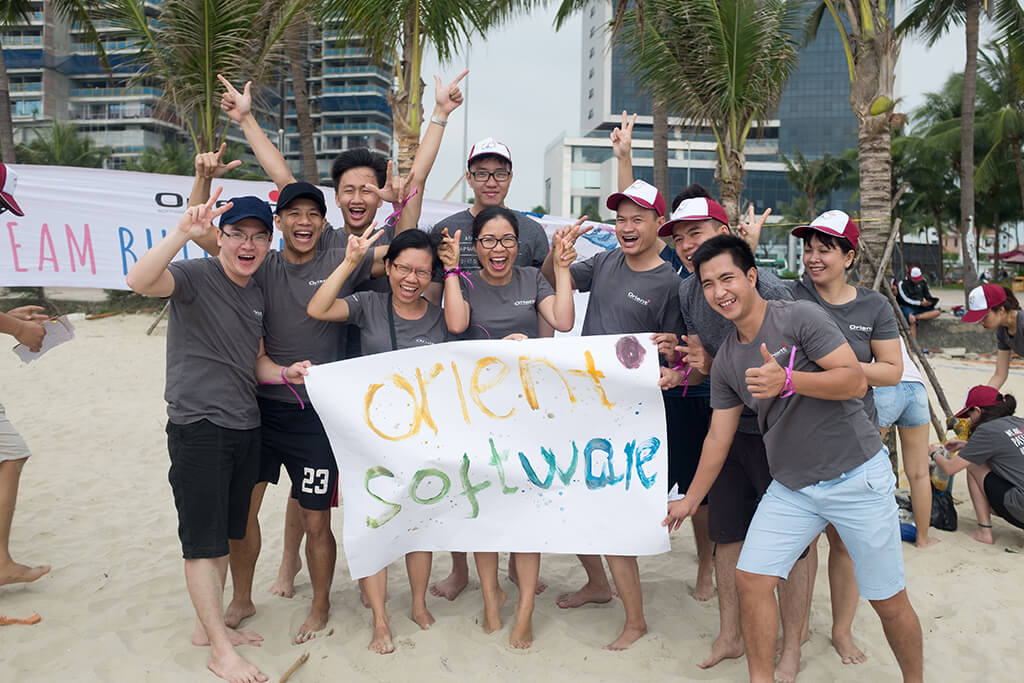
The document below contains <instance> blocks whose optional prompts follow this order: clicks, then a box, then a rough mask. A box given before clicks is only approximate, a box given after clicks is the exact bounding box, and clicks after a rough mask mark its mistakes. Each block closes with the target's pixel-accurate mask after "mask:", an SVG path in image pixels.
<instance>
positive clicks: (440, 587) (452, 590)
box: [430, 572, 469, 600]
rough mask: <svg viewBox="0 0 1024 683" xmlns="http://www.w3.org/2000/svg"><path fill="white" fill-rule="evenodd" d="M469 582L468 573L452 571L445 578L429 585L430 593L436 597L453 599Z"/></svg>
mask: <svg viewBox="0 0 1024 683" xmlns="http://www.w3.org/2000/svg"><path fill="white" fill-rule="evenodd" d="M468 584H469V574H468V573H466V574H462V573H458V574H456V573H455V572H452V573H451V574H449V575H448V576H447V577H446V578H445V579H443V580H441V581H438V582H437V583H435V584H434V585H433V586H431V587H430V594H431V595H433V596H434V597H437V598H446V599H448V600H454V599H455V598H457V597H459V593H461V592H462V591H463V590H465V588H466V586H467V585H468Z"/></svg>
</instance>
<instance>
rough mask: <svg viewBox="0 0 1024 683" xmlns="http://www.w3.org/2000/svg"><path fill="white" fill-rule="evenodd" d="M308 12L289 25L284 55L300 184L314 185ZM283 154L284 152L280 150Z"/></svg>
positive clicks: (297, 16)
mask: <svg viewBox="0 0 1024 683" xmlns="http://www.w3.org/2000/svg"><path fill="white" fill-rule="evenodd" d="M309 28H310V17H309V10H308V8H307V9H304V10H303V11H301V12H299V13H298V14H297V15H296V16H295V17H294V18H293V19H292V21H291V22H290V23H289V25H288V30H287V32H286V33H285V53H286V54H287V56H288V71H289V75H290V76H291V78H292V93H293V98H294V101H295V118H296V123H297V127H298V129H299V147H300V150H301V156H302V175H301V178H300V179H301V180H306V181H308V182H311V183H316V182H317V181H319V180H320V171H319V169H318V168H317V163H316V147H315V145H314V143H313V117H312V115H311V114H310V110H309V93H308V92H307V90H306V75H307V67H308V64H307V62H306V58H305V55H306V49H307V43H308V40H309ZM281 151H282V153H283V152H284V150H281Z"/></svg>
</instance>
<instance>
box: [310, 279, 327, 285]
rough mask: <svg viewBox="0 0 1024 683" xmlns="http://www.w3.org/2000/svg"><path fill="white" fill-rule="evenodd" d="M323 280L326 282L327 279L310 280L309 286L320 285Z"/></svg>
mask: <svg viewBox="0 0 1024 683" xmlns="http://www.w3.org/2000/svg"><path fill="white" fill-rule="evenodd" d="M325 282H327V280H310V281H309V286H310V287H319V286H320V285H322V284H323V283H325Z"/></svg>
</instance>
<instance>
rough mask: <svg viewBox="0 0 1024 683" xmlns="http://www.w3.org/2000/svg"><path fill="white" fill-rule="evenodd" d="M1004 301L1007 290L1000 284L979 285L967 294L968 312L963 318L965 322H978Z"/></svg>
mask: <svg viewBox="0 0 1024 683" xmlns="http://www.w3.org/2000/svg"><path fill="white" fill-rule="evenodd" d="M1004 301H1006V290H1005V289H1003V288H1002V287H1000V286H999V285H978V286H977V287H975V288H974V289H972V290H971V293H970V294H968V295H967V312H966V313H964V317H963V318H961V320H963V321H964V322H965V323H976V322H978V321H980V320H981V319H982V318H984V317H985V314H986V313H988V312H989V311H990V310H992V309H993V308H995V307H996V306H998V305H999V304H1001V303H1003V302H1004Z"/></svg>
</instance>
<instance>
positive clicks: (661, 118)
mask: <svg viewBox="0 0 1024 683" xmlns="http://www.w3.org/2000/svg"><path fill="white" fill-rule="evenodd" d="M651 116H652V118H653V119H654V120H653V126H652V128H653V131H652V136H653V138H654V139H653V144H654V186H655V187H656V188H658V189H659V190H661V192H662V193H663V194H664V195H665V196H666V197H667V196H668V193H669V192H670V191H671V190H670V188H669V186H668V184H669V183H668V106H667V105H665V104H664V103H663V102H661V101H660V100H657V99H655V100H654V102H653V107H652V108H651Z"/></svg>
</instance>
